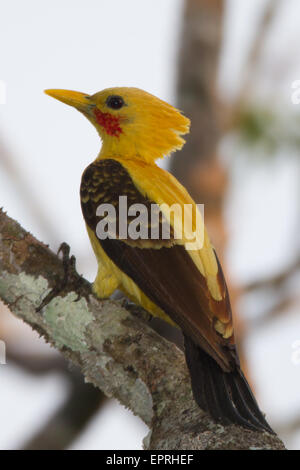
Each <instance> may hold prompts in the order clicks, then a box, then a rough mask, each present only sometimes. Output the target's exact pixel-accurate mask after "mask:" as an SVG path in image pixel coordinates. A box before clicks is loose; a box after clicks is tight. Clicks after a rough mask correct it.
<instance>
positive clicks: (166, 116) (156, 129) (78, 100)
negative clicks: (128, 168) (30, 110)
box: [46, 87, 190, 163]
mask: <svg viewBox="0 0 300 470" xmlns="http://www.w3.org/2000/svg"><path fill="white" fill-rule="evenodd" d="M46 93H47V94H48V95H50V96H52V97H53V98H56V99H58V100H60V101H63V102H64V103H66V104H69V105H70V106H73V107H75V108H76V109H78V111H80V112H81V113H83V114H84V115H85V116H86V117H87V118H88V119H89V120H90V121H91V122H92V123H93V125H94V126H95V127H96V129H97V131H98V133H99V135H100V137H101V139H102V141H103V145H102V149H101V152H100V154H99V157H100V158H103V157H104V158H110V157H113V156H120V155H122V156H123V157H125V158H126V157H129V158H130V157H135V158H136V157H138V158H141V159H143V160H145V161H146V162H148V163H151V162H154V161H155V160H157V159H158V158H162V157H164V156H167V155H169V154H170V153H171V152H173V151H175V150H177V149H180V148H181V147H182V146H183V144H184V143H185V141H184V139H183V138H182V137H181V135H183V134H186V133H188V132H189V126H190V121H189V119H188V118H186V117H185V116H183V115H182V114H181V113H180V112H179V111H178V110H177V109H176V108H174V107H173V106H171V105H170V104H168V103H166V102H164V101H162V100H160V99H159V98H156V97H155V96H153V95H151V94H150V93H147V92H145V91H143V90H140V89H138V88H126V87H116V88H107V89H106V90H103V91H100V92H99V93H96V94H94V95H87V94H84V93H79V92H72V91H69V90H46Z"/></svg>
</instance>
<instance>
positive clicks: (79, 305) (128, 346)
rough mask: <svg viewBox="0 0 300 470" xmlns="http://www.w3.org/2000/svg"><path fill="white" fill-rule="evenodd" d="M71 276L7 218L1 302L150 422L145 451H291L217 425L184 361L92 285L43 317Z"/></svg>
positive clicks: (0, 233) (68, 290) (64, 297)
mask: <svg viewBox="0 0 300 470" xmlns="http://www.w3.org/2000/svg"><path fill="white" fill-rule="evenodd" d="M63 276H64V271H63V266H62V262H61V260H60V259H59V258H58V257H57V256H56V255H55V254H54V253H52V252H51V251H50V250H49V249H48V248H47V246H45V245H44V244H43V243H41V242H39V241H37V240H36V239H35V238H34V237H33V236H32V235H31V234H29V233H28V232H26V231H25V230H24V229H23V228H22V227H20V225H19V224H18V223H17V222H15V221H14V220H13V219H11V218H9V217H8V216H7V215H6V214H5V213H4V212H3V211H2V210H0V298H1V299H2V300H3V301H4V302H5V303H6V304H7V305H8V307H9V308H10V309H11V311H12V312H13V313H14V314H15V315H17V316H18V317H19V318H21V319H23V320H24V321H25V322H26V323H29V324H30V325H31V326H32V328H34V329H35V330H37V331H38V332H39V333H40V334H41V335H42V336H44V338H45V339H46V341H48V342H49V343H51V344H52V345H53V346H54V347H56V348H57V349H58V350H60V351H61V353H62V354H63V355H64V356H65V357H66V358H67V359H69V360H71V361H72V362H73V363H75V364H76V365H78V366H79V367H80V369H81V371H82V373H83V374H84V376H85V379H86V381H87V382H91V383H93V384H94V385H95V386H97V387H99V388H100V389H101V390H103V391H104V393H106V394H107V395H108V396H113V397H115V398H117V399H118V400H120V402H121V403H123V405H125V406H126V407H128V408H129V409H131V411H132V412H133V413H135V414H136V415H138V416H139V417H140V418H141V419H143V421H144V422H145V423H146V424H147V425H148V426H149V427H150V429H151V432H150V433H149V434H148V436H147V437H146V438H145V441H144V446H145V448H147V449H169V450H177V449H184V450H185V449H235V450H237V449H249V448H260V449H283V448H284V447H283V444H282V442H281V441H280V440H279V439H278V438H277V437H276V436H273V435H270V434H268V433H257V432H253V431H250V430H246V429H243V428H241V427H239V426H235V425H232V426H229V427H226V428H225V427H223V426H221V425H217V424H215V423H214V422H213V421H212V420H211V419H210V417H209V416H207V415H206V414H205V413H204V412H202V411H201V410H200V409H199V408H198V407H197V405H196V404H195V402H194V400H193V398H192V393H191V386H190V380H189V374H188V371H187V368H186V365H185V360H184V356H183V353H182V352H181V351H180V350H179V349H178V348H177V347H176V346H175V345H174V344H172V343H169V342H168V341H166V340H165V339H164V338H162V337H161V336H159V335H158V334H157V333H156V332H154V331H153V330H152V329H151V328H150V326H149V325H148V324H147V323H145V322H144V321H143V319H142V317H143V315H142V313H141V315H140V316H139V315H137V314H135V315H133V314H132V313H130V312H129V311H128V310H125V309H124V308H122V307H121V305H120V303H118V302H114V301H111V300H105V301H100V300H97V299H96V298H95V297H94V296H93V294H92V292H91V287H90V284H89V283H88V282H87V281H86V280H84V279H82V278H78V279H77V280H76V282H75V283H74V279H73V280H72V281H70V282H69V283H68V284H67V285H66V286H65V287H64V290H63V291H62V292H60V293H59V295H57V296H56V297H55V298H53V299H52V300H51V301H50V303H49V304H47V305H46V306H45V307H44V308H43V309H42V311H41V312H37V311H36V308H37V307H38V306H39V305H40V304H41V301H42V299H43V298H45V296H46V295H47V293H49V291H50V289H52V288H53V287H54V286H55V285H57V283H58V280H59V279H60V280H61V279H62V278H63ZM75 285H76V290H75V287H74V286H75ZM77 292H80V293H81V298H80V299H79V300H78V301H76V299H77V298H78V294H77ZM140 317H141V318H140Z"/></svg>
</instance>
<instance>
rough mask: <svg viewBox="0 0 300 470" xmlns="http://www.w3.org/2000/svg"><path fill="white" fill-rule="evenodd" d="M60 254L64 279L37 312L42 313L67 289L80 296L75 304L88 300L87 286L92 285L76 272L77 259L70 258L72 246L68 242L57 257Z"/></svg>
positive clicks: (57, 284)
mask: <svg viewBox="0 0 300 470" xmlns="http://www.w3.org/2000/svg"><path fill="white" fill-rule="evenodd" d="M60 253H61V254H62V264H63V270H64V275H63V278H61V279H58V280H57V281H56V285H55V286H54V287H53V289H52V290H51V291H50V292H49V293H48V294H47V295H46V297H45V298H44V299H43V301H42V302H41V304H40V305H39V306H38V307H37V308H36V311H37V312H40V311H41V310H42V309H43V308H44V307H45V306H46V305H48V304H49V303H50V302H51V300H52V299H54V297H56V296H57V295H58V294H61V293H63V292H64V291H65V290H66V288H67V287H68V292H71V291H75V292H76V293H77V294H78V295H77V298H76V299H75V302H78V300H79V299H80V298H81V297H86V298H87V286H89V287H90V283H89V282H88V281H86V280H85V279H83V277H82V276H80V275H79V274H78V272H77V271H76V258H75V256H74V255H72V256H70V246H69V245H68V244H67V243H66V242H63V243H62V244H61V245H60V247H59V249H58V252H57V255H60Z"/></svg>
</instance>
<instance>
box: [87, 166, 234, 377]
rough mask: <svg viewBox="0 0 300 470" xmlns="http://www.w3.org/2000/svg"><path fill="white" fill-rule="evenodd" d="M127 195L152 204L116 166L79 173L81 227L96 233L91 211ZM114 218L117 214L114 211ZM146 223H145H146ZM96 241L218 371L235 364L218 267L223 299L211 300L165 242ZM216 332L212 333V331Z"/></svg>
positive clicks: (180, 250) (176, 249)
mask: <svg viewBox="0 0 300 470" xmlns="http://www.w3.org/2000/svg"><path fill="white" fill-rule="evenodd" d="M120 195H128V196H129V197H128V204H130V203H137V202H138V203H143V204H146V205H149V204H152V202H151V201H149V200H148V199H147V198H145V197H144V196H142V195H141V194H140V193H139V191H138V190H137V189H136V187H135V186H134V184H133V182H132V180H131V178H130V176H129V174H128V172H127V171H126V170H125V169H124V168H123V167H122V165H121V164H120V163H119V162H116V161H114V160H100V161H99V162H95V163H93V164H92V165H90V166H89V167H88V168H87V170H86V171H85V173H84V175H83V179H82V185H81V200H82V211H83V215H84V218H85V220H86V223H87V224H88V226H89V227H90V228H91V229H92V230H93V231H96V225H97V223H98V220H99V219H98V218H97V217H96V209H97V207H98V205H99V204H100V203H101V202H106V203H107V202H111V203H112V204H114V205H115V207H116V208H118V197H119V196H120ZM117 216H118V211H117ZM149 224H150V221H149ZM171 237H172V235H171ZM135 242H136V241H134V243H132V241H131V240H119V239H111V238H106V239H104V240H100V239H99V243H100V244H101V246H102V248H103V250H104V251H105V253H106V254H107V255H108V256H109V258H110V259H111V260H112V261H113V262H114V263H115V264H116V266H117V267H118V268H119V269H120V270H121V271H122V272H124V273H126V274H127V275H128V276H129V277H130V278H131V279H132V280H133V281H134V282H135V283H136V284H137V286H138V287H139V288H140V289H141V290H142V291H143V292H144V294H146V295H147V297H149V299H150V300H152V301H153V302H154V303H155V304H156V305H158V306H159V307H160V308H161V309H162V310H163V311H164V312H165V313H166V314H167V315H168V316H169V317H170V318H171V319H172V320H173V321H174V322H175V323H177V324H178V326H179V327H180V328H181V329H182V330H183V332H184V333H185V334H186V335H188V336H190V337H191V338H193V340H194V341H195V342H196V344H198V345H199V346H200V347H201V348H203V349H204V351H206V352H207V353H208V354H209V355H210V356H211V357H213V358H214V359H215V360H216V361H217V362H218V364H219V365H220V366H221V367H222V369H223V370H227V371H229V370H231V369H233V368H234V367H235V365H236V363H237V361H238V359H237V355H236V352H235V347H234V341H233V336H231V337H229V338H224V336H222V335H221V334H220V333H218V331H220V321H219V320H220V319H222V318H224V315H223V313H224V310H225V311H226V312H228V309H230V303H229V298H228V293H227V289H226V284H225V281H224V277H223V274H222V270H221V267H219V271H218V282H219V285H220V287H221V291H222V294H223V299H222V300H221V301H216V300H214V299H213V298H212V296H211V294H210V292H209V290H208V288H207V284H206V280H205V277H204V276H202V275H201V273H200V272H199V270H198V269H197V267H196V265H195V264H194V263H193V261H192V259H191V257H190V256H189V255H188V253H187V251H186V250H185V248H184V246H181V245H176V244H173V243H170V240H167V241H165V240H162V239H161V238H160V239H159V240H153V241H152V240H147V244H144V243H143V242H144V241H143V240H139V244H138V245H137V244H136V243H135ZM217 330H218V331H217Z"/></svg>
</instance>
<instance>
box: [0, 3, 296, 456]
mask: <svg viewBox="0 0 300 470" xmlns="http://www.w3.org/2000/svg"><path fill="white" fill-rule="evenodd" d="M263 3H264V2H262V0H255V1H254V0H251V1H250V0H248V2H247V1H243V2H239V1H238V0H229V2H228V10H227V15H226V21H225V43H224V51H223V56H222V61H221V71H220V72H221V73H220V80H219V87H220V89H221V90H222V93H223V94H224V96H225V97H226V99H228V100H230V99H231V98H232V97H233V96H234V95H235V92H236V90H237V88H238V86H239V82H240V79H241V69H242V66H243V61H244V57H245V52H246V51H247V47H248V44H249V42H250V40H251V38H252V34H253V31H254V27H255V24H256V22H257V20H258V18H259V12H260V11H261V8H262V5H263ZM284 3H285V6H284V8H282V12H281V15H280V21H279V20H278V24H277V25H276V24H275V27H277V28H278V31H279V32H280V34H277V33H276V28H275V31H274V35H273V34H272V38H273V39H272V41H271V38H270V44H268V45H267V48H268V47H269V48H270V50H272V47H273V48H275V50H276V53H277V54H278V55H280V57H281V58H282V60H283V59H284V61H283V62H282V61H281V62H280V63H283V66H282V67H283V68H285V69H286V68H289V70H290V75H284V76H283V78H282V74H280V72H281V70H280V68H279V70H278V73H277V74H276V79H278V86H277V88H276V90H277V93H278V94H279V97H278V96H276V98H279V100H280V101H281V102H283V103H286V105H287V107H288V106H291V105H290V104H289V103H290V101H289V98H290V84H291V82H292V81H293V80H295V79H297V78H298V79H300V67H299V63H298V62H297V55H295V54H294V55H293V54H292V53H291V55H288V56H287V51H290V50H291V51H293V50H294V51H295V53H296V52H297V38H298V36H297V34H298V24H297V19H298V18H299V16H297V14H295V12H296V13H298V14H299V2H298V3H297V2H296V1H295V0H288V1H285V2H284ZM287 5H288V6H289V8H288V7H287ZM0 6H1V16H0V45H1V46H0V47H1V68H0V80H4V81H5V82H6V84H7V102H6V104H5V105H0V140H1V142H3V143H4V144H5V146H6V147H7V148H8V149H9V151H10V152H11V154H12V155H13V164H14V165H15V167H16V170H17V172H18V173H19V175H22V179H23V181H24V184H25V186H27V188H30V189H31V191H32V194H33V197H34V199H35V201H36V204H37V206H38V207H39V208H40V210H41V211H42V212H43V215H44V217H45V224H44V225H41V223H40V221H39V220H38V218H37V217H35V216H34V214H33V213H32V212H31V211H30V210H29V209H28V201H27V200H26V198H25V197H24V194H23V193H20V192H19V191H18V188H19V180H15V181H12V180H11V178H9V175H8V173H6V171H3V168H1V166H0V197H1V206H3V207H4V208H5V210H7V212H8V214H9V215H11V216H12V217H14V218H16V219H17V220H18V221H19V222H20V223H21V224H22V225H23V226H24V227H25V228H27V229H29V230H30V231H32V232H33V233H34V234H35V235H36V236H38V238H41V239H42V240H43V241H44V242H47V243H50V246H51V247H52V248H53V249H56V248H57V246H58V245H59V243H60V242H61V241H67V242H68V243H70V245H71V248H72V252H73V253H74V254H75V255H76V257H77V262H78V269H79V272H82V273H84V275H85V276H86V277H88V278H89V279H91V280H92V279H93V276H94V274H95V270H96V264H95V261H94V258H93V255H92V251H91V249H90V247H89V242H88V238H87V235H86V232H85V227H84V224H83V220H82V216H81V210H80V203H79V184H80V177H81V173H82V171H83V169H84V168H85V167H86V166H87V165H88V164H89V163H90V162H91V161H92V160H93V159H94V158H95V156H96V155H97V153H98V151H99V148H100V141H99V138H98V136H97V134H96V132H95V130H94V129H93V127H92V126H91V124H90V123H89V122H88V121H87V120H85V119H84V118H83V116H82V115H81V114H80V113H78V112H76V111H75V110H74V109H72V108H70V107H68V106H65V105H63V104H62V103H59V102H57V101H55V100H53V99H51V98H50V97H48V96H46V95H44V94H43V90H44V89H45V88H68V89H74V90H78V91H83V92H87V93H94V92H96V91H99V90H101V89H103V88H106V87H110V86H137V87H140V88H143V89H145V90H147V91H149V92H151V93H154V94H156V95H158V96H159V97H161V98H163V99H165V100H167V101H170V102H173V103H174V97H175V72H176V51H177V45H178V40H179V32H180V20H181V15H182V7H183V1H182V0H163V1H162V0H151V1H149V0H144V1H141V0H126V1H124V0H109V1H104V0H85V1H78V0H75V1H74V0H72V1H71V0H60V1H58V0H52V1H51V2H39V1H38V0H27V1H26V2H20V1H17V0H10V1H3V0H0ZM275 38H276V39H275ZM277 38H278V39H277ZM270 56H271V57H272V54H270ZM267 65H270V64H268V62H264V63H263V64H262V65H261V67H262V69H263V68H264V67H265V68H266V69H267ZM272 80H273V81H274V77H272V76H270V77H269V82H268V77H267V78H266V79H265V81H264V83H263V84H262V88H263V89H264V92H265V91H266V90H267V91H268V90H269V88H270V93H271V94H272V90H274V87H273V86H272V87H271V86H269V85H270V83H271V82H272ZM297 171H298V166H297V164H295V160H294V159H293V158H292V157H290V156H289V157H288V158H287V159H286V160H285V161H284V162H283V159H282V158H280V157H278V159H277V160H276V161H275V162H274V165H273V169H272V172H271V174H270V167H269V163H267V162H265V161H261V162H260V163H258V164H257V162H256V163H255V164H253V165H251V164H250V165H249V164H247V163H245V161H243V162H242V161H241V162H239V163H238V164H237V165H236V168H235V171H234V172H233V174H232V182H233V185H232V189H231V193H230V197H229V207H228V211H227V212H228V219H229V226H230V229H231V244H230V247H229V254H228V257H229V264H230V266H231V271H232V273H233V275H234V277H235V278H236V279H237V280H238V281H241V280H242V281H246V280H248V279H252V278H256V277H257V276H264V275H268V273H269V272H270V271H272V270H276V269H279V268H280V266H281V265H282V262H283V259H282V255H281V253H282V252H283V250H282V247H284V248H285V250H284V253H285V255H286V256H287V257H291V256H292V250H291V249H290V250H289V248H286V247H289V246H290V245H291V244H292V243H293V240H292V239H291V232H292V231H293V221H294V220H295V218H296V215H295V210H296V209H297V208H295V207H294V206H292V205H291V201H292V200H293V191H296V190H297V184H298V174H299V171H298V173H297ZM278 217H279V219H280V223H279V224H278ZM249 220H251V223H249ZM237 221H238V223H237ZM278 225H280V230H279V229H278ZM290 318H291V320H290V322H287V323H286V324H285V327H284V328H283V325H281V324H280V323H278V324H276V325H275V326H274V328H273V329H272V331H264V330H262V331H261V334H260V335H259V337H257V338H256V339H255V338H252V337H251V335H250V337H249V341H248V353H249V361H250V365H251V366H252V370H251V372H252V375H253V376H254V379H255V381H256V385H257V390H258V393H259V398H260V401H261V403H262V408H263V409H265V410H266V411H267V412H269V413H270V415H272V411H273V410H276V412H274V414H273V419H274V421H275V420H277V419H278V420H279V419H280V418H281V416H282V414H283V413H284V414H289V413H291V412H292V410H293V409H294V408H295V406H297V404H299V400H298V401H297V398H298V397H299V387H300V380H299V372H300V366H298V369H297V368H296V366H295V365H294V364H292V362H291V360H290V355H291V353H292V349H291V345H292V342H293V341H294V340H296V339H300V331H299V318H298V317H297V315H296V312H291V315H290ZM264 358H267V359H268V360H264ZM275 364H276V368H275ZM0 376H1V400H0V419H1V427H0V449H1V448H2V449H3V448H14V447H16V446H18V445H20V444H21V442H22V439H23V437H24V429H27V433H29V426H30V425H31V426H32V428H34V429H35V428H36V427H37V426H38V425H39V423H40V422H41V419H43V418H45V417H46V416H48V415H49V414H50V411H51V410H53V409H54V408H55V406H56V404H57V403H60V402H61V400H62V399H63V398H62V397H63V393H64V392H63V390H64V383H62V381H61V379H60V378H59V377H58V376H55V375H53V376H52V375H49V376H48V377H46V378H43V379H41V378H40V377H38V378H37V379H32V377H31V376H26V374H24V373H21V372H20V371H19V370H18V369H15V368H13V367H12V366H10V365H9V364H8V365H7V366H0ZM283 377H284V379H283V380H282V378H283ZM273 383H274V384H276V386H273ZM20 390H22V391H23V393H21V394H20V393H19V391H20ZM282 397H285V399H283V398H282ZM298 406H300V405H298ZM293 407H294V408H293ZM278 410H279V411H278ZM280 413H281V416H280ZM3 423H6V424H5V425H4V424H3ZM124 429H126V432H124ZM146 432H147V431H146V427H145V426H143V424H142V423H140V422H139V420H137V419H136V418H134V417H132V416H131V415H130V414H129V412H127V411H125V410H124V409H123V408H121V407H119V406H117V405H115V404H113V403H110V404H108V405H107V406H106V407H105V410H104V411H102V412H101V414H100V415H99V416H96V417H95V419H94V420H93V423H92V425H91V426H90V427H89V429H88V430H87V431H86V433H84V434H83V435H82V437H81V438H80V439H79V440H78V441H77V442H76V443H74V445H73V448H99V449H100V448H104V449H105V448H106V449H108V448H111V449H113V448H119V449H126V448H128V449H132V448H140V446H141V440H142V438H143V437H144V436H145V434H146ZM293 445H294V446H295V447H297V446H298V447H300V444H299V441H298V443H297V442H295V443H293Z"/></svg>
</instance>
